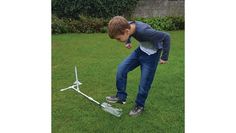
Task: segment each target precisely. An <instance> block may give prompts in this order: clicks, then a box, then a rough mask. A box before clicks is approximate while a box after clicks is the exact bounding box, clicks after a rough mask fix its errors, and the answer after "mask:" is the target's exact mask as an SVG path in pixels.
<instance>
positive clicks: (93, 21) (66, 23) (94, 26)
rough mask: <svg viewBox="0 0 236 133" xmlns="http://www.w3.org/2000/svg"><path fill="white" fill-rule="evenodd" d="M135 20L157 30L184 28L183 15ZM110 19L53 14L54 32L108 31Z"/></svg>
mask: <svg viewBox="0 0 236 133" xmlns="http://www.w3.org/2000/svg"><path fill="white" fill-rule="evenodd" d="M133 20H137V21H142V22H144V23H147V24H149V25H151V26H152V27H153V28H154V29H157V30H166V31H171V30H183V29H184V18H183V17H155V18H136V19H133ZM108 22H109V20H108V19H102V18H92V17H84V16H81V17H80V19H79V20H75V19H69V18H62V19H59V18H58V17H56V16H54V15H53V16H52V33H53V34H61V33H96V32H101V33H105V32H107V24H108Z"/></svg>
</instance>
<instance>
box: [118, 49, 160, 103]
mask: <svg viewBox="0 0 236 133" xmlns="http://www.w3.org/2000/svg"><path fill="white" fill-rule="evenodd" d="M160 53H161V50H158V51H157V52H156V53H155V54H152V55H148V54H146V53H145V52H143V51H142V50H141V49H140V48H139V47H138V48H137V49H136V50H135V51H134V52H133V53H131V55H130V56H129V57H127V58H126V59H125V60H124V61H123V62H122V63H121V64H120V65H119V66H118V70H117V74H116V88H117V94H116V96H117V97H119V98H120V99H121V100H122V101H126V98H127V93H126V83H127V74H128V72H130V71H132V70H134V69H135V68H137V67H138V66H140V68H141V79H140V83H139V89H138V94H137V97H136V101H135V102H136V104H137V105H138V106H141V107H144V104H145V100H146V99H147V96H148V92H149V90H150V88H151V84H152V81H153V78H154V76H155V72H156V69H157V65H158V62H159V59H160Z"/></svg>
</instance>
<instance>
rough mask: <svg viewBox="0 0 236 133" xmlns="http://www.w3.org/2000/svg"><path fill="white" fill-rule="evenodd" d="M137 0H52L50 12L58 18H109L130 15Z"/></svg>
mask: <svg viewBox="0 0 236 133" xmlns="http://www.w3.org/2000/svg"><path fill="white" fill-rule="evenodd" d="M137 3H138V0H52V14H53V15H56V16H58V17H59V18H71V19H79V18H80V16H81V15H82V16H91V17H96V18H110V17H112V16H117V15H124V16H126V17H128V16H131V14H132V12H133V11H134V9H135V7H136V5H137Z"/></svg>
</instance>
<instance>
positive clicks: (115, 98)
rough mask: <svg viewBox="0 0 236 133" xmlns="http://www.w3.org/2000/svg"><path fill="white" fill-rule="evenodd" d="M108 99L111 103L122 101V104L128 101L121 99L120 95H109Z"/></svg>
mask: <svg viewBox="0 0 236 133" xmlns="http://www.w3.org/2000/svg"><path fill="white" fill-rule="evenodd" d="M106 100H107V102H109V103H121V104H125V103H126V102H125V101H122V100H120V99H119V97H117V96H107V97H106Z"/></svg>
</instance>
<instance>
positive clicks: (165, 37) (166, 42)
mask: <svg viewBox="0 0 236 133" xmlns="http://www.w3.org/2000/svg"><path fill="white" fill-rule="evenodd" d="M144 34H145V36H146V39H147V40H151V41H152V42H153V43H154V44H155V46H156V48H159V44H160V43H162V44H163V48H162V55H161V60H164V61H167V60H168V56H169V51H170V35H169V34H168V33H166V32H160V31H157V30H154V29H146V30H145V32H144Z"/></svg>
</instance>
